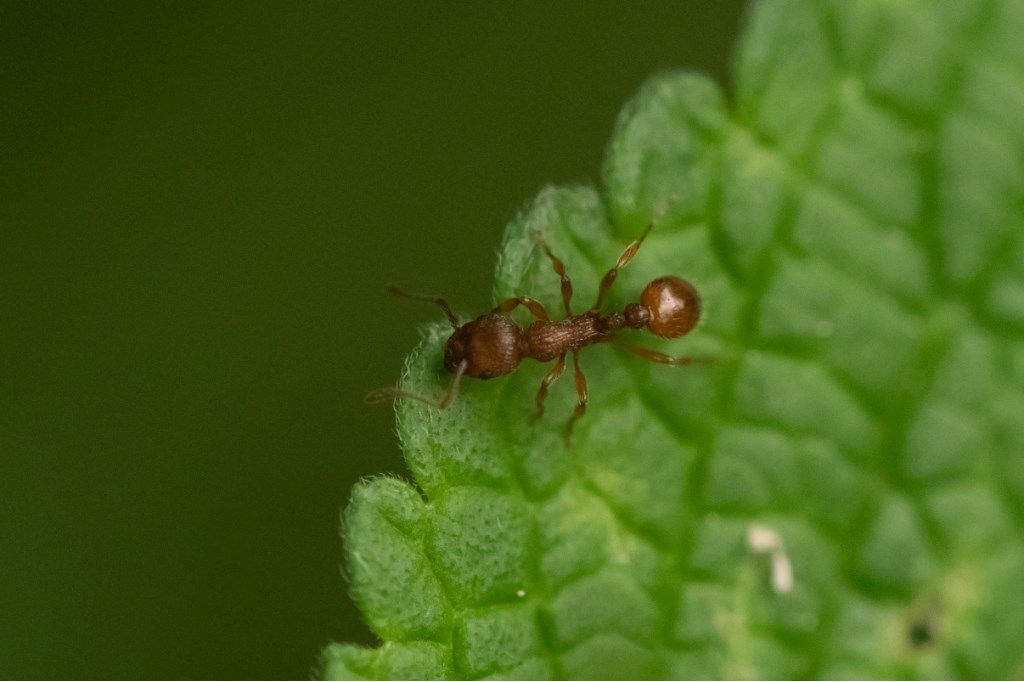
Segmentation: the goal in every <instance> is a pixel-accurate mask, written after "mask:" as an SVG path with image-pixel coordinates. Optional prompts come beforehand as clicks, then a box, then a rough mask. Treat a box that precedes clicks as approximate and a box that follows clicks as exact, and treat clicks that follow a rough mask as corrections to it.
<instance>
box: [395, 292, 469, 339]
mask: <svg viewBox="0 0 1024 682" xmlns="http://www.w3.org/2000/svg"><path fill="white" fill-rule="evenodd" d="M388 291H389V292H391V293H392V294H394V295H395V296H404V297H405V298H411V299H413V300H414V301H426V302H427V303H435V304H437V305H439V306H441V309H442V310H444V314H445V315H446V316H447V317H448V322H449V324H451V325H452V328H453V329H458V328H459V318H458V317H456V316H455V313H453V312H452V309H451V306H449V305H448V301H446V300H444V299H443V298H436V297H434V296H424V295H423V294H411V293H409V292H408V291H405V290H404V289H399V288H398V287H396V286H390V287H388Z"/></svg>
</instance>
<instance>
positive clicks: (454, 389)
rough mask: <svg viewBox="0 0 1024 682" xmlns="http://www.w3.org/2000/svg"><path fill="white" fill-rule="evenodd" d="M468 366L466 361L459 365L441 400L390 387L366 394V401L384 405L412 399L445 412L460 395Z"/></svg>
mask: <svg viewBox="0 0 1024 682" xmlns="http://www.w3.org/2000/svg"><path fill="white" fill-rule="evenodd" d="M467 366H468V363H467V362H466V361H465V360H463V361H462V362H460V363H459V366H458V367H457V368H456V369H455V376H453V377H452V383H451V384H449V386H448V390H447V391H445V394H444V395H443V396H441V399H440V400H435V399H433V398H428V397H426V396H423V395H419V394H418V393H412V392H410V391H403V390H402V389H400V388H398V387H397V386H388V387H387V388H378V389H377V390H376V391H370V392H369V393H367V394H366V398H365V400H366V402H368V403H371V404H376V403H382V402H384V401H385V400H388V399H391V400H394V399H396V398H412V399H413V400H418V401H420V402H421V403H426V404H427V405H430V406H431V407H436V408H437V409H439V410H443V409H444V408H446V407H448V405H450V404H451V402H452V401H453V400H455V396H457V395H458V394H459V382H460V381H462V375H463V374H465V373H466V367H467Z"/></svg>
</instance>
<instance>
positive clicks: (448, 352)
mask: <svg viewBox="0 0 1024 682" xmlns="http://www.w3.org/2000/svg"><path fill="white" fill-rule="evenodd" d="M653 226H654V223H653V222H652V223H650V224H648V225H647V228H646V229H645V230H644V232H643V234H641V235H640V238H639V239H637V240H636V241H634V242H632V243H631V244H630V245H629V246H627V247H626V248H625V249H624V250H623V252H622V254H621V255H620V256H619V260H618V261H617V262H616V263H615V266H614V267H612V268H611V269H610V270H608V272H606V273H605V275H604V277H602V278H601V284H600V286H599V287H598V290H597V301H595V303H594V305H593V306H591V307H590V309H589V310H587V311H586V312H584V313H580V314H578V315H574V314H573V312H572V306H571V301H572V282H571V281H570V280H569V276H568V275H567V274H566V272H565V264H564V263H562V261H561V260H560V259H559V258H557V257H556V256H555V254H554V253H552V251H551V249H550V248H549V247H548V245H547V243H546V242H545V241H544V238H543V236H542V235H541V234H540V233H539V232H537V233H536V237H537V241H538V242H539V243H540V246H541V248H543V249H544V252H545V253H546V254H547V257H548V258H549V259H551V264H552V266H553V267H554V269H555V273H556V274H557V275H558V277H559V278H560V279H561V281H562V303H563V304H564V306H565V315H566V317H565V319H564V320H552V319H551V318H550V316H549V315H548V312H547V310H546V309H545V308H544V306H543V305H541V303H540V301H537V300H535V299H532V298H529V297H527V296H517V297H515V298H510V299H508V300H505V301H502V302H501V303H499V304H498V305H497V306H495V308H494V309H493V310H491V311H490V312H489V313H487V314H485V315H481V316H480V317H478V318H476V319H475V320H471V321H469V322H467V323H465V324H460V323H459V318H458V317H457V316H456V315H455V313H453V312H452V309H451V307H450V306H449V305H448V302H447V301H445V300H444V299H443V298H434V297H431V296H420V295H417V294H410V293H408V292H406V291H402V290H401V289H398V288H397V287H390V288H389V290H390V291H391V293H393V294H396V295H398V296H406V297H408V298H413V299H416V300H420V301H428V302H431V303H436V304H437V305H439V306H441V309H442V310H444V313H445V315H446V316H447V317H448V322H449V323H450V324H451V325H452V329H453V330H454V331H453V332H452V335H451V337H449V339H448V342H447V343H446V344H445V348H444V368H445V371H447V372H449V373H450V374H452V375H453V377H452V382H451V385H450V386H449V387H448V390H447V392H445V394H444V395H443V396H442V397H441V398H440V399H439V400H434V399H432V398H428V397H425V396H422V395H417V394H415V393H411V392H409V391H404V390H402V389H400V388H397V387H389V388H382V389H378V390H376V391H373V392H372V393H370V394H369V395H368V396H366V400H367V402H381V401H383V400H387V399H389V398H398V397H403V398H412V399H414V400H419V401H421V402H424V403H427V404H428V405H432V406H434V407H436V408H438V409H444V408H446V407H447V406H448V405H449V404H450V403H451V402H452V400H454V399H455V396H456V395H458V392H459V382H460V381H461V380H462V377H463V376H470V377H475V378H477V379H493V378H494V377H500V376H504V375H505V374H509V373H511V372H512V371H513V370H514V369H515V368H516V367H518V366H519V363H520V362H521V361H522V359H523V358H532V359H534V360H537V361H539V362H548V361H550V360H554V359H555V358H557V359H558V360H557V362H555V364H554V366H553V367H552V368H551V370H550V371H548V373H547V374H546V375H545V376H544V378H543V379H542V380H541V382H540V388H539V389H538V391H537V399H536V401H537V414H536V415H535V416H534V420H537V419H540V417H541V415H543V414H544V400H545V398H547V395H548V387H549V386H550V385H551V384H552V383H553V382H554V381H555V379H557V378H558V377H559V376H561V375H562V372H563V371H564V370H565V356H566V354H567V353H569V352H571V353H572V364H573V369H574V371H575V375H576V395H577V398H578V402H577V404H576V410H575V411H574V412H573V414H572V416H571V417H570V418H569V421H568V422H567V423H566V425H565V437H566V438H567V439H568V437H569V436H570V434H571V433H572V428H573V425H574V424H575V423H576V420H577V419H579V418H580V417H581V416H583V413H584V412H585V411H586V409H587V379H586V377H585V376H584V375H583V370H581V369H580V361H579V352H580V349H581V348H583V347H584V346H589V345H591V344H595V343H605V342H608V341H611V340H613V338H614V336H615V333H616V332H617V331H618V330H620V329H623V328H624V327H631V328H633V329H642V328H645V327H646V328H647V329H648V330H649V331H650V332H651V333H653V334H654V335H655V336H659V337H661V338H665V339H674V338H678V337H680V336H683V335H684V334H686V333H688V332H689V331H690V330H692V329H693V328H694V326H695V325H696V324H697V320H698V319H699V317H700V296H698V294H697V290H696V289H695V288H694V287H693V285H692V284H690V283H689V282H687V281H686V280H684V279H680V278H679V277H675V276H674V275H664V276H662V277H658V278H657V279H654V280H651V282H650V283H648V284H647V286H646V287H644V290H643V292H642V293H641V294H640V301H639V302H638V303H629V304H627V305H626V307H625V309H624V310H623V311H622V312H621V313H609V314H607V315H603V314H602V313H601V306H602V304H603V303H604V299H605V296H606V295H607V294H608V290H609V289H611V286H612V284H613V283H614V282H615V278H616V277H617V276H618V274H619V270H620V269H621V268H623V267H625V266H626V264H627V263H629V262H630V261H631V260H633V257H634V256H635V255H636V252H637V251H638V250H639V249H640V245H641V244H642V243H643V241H644V239H645V238H646V237H647V235H648V234H649V233H650V231H651V228H652V227H653ZM518 306H525V307H526V309H527V310H529V311H530V313H531V314H532V315H533V316H534V317H535V318H537V319H536V320H535V321H534V322H533V323H532V324H530V325H529V326H528V327H526V329H523V328H522V327H520V326H519V325H518V324H516V322H515V321H514V320H513V319H512V318H511V317H509V313H511V312H512V311H513V310H514V309H515V308H517V307H518ZM629 350H630V351H632V352H633V353H635V354H636V355H638V356H640V357H641V358H643V359H645V360H649V361H651V362H659V363H663V364H666V365H689V364H691V363H692V362H694V361H695V360H694V359H693V358H673V357H670V356H668V355H665V354H664V353H659V352H658V351H655V350H650V349H648V348H638V347H630V348H629Z"/></svg>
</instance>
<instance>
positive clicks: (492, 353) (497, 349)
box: [444, 315, 520, 379]
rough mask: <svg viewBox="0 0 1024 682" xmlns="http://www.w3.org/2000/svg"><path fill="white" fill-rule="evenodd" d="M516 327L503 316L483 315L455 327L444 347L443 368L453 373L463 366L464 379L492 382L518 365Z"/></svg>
mask: <svg viewBox="0 0 1024 682" xmlns="http://www.w3.org/2000/svg"><path fill="white" fill-rule="evenodd" d="M519 335H520V330H519V327H517V326H516V323H515V322H513V321H512V319H511V318H509V317H507V316H505V315H483V316H481V317H478V318H476V319H475V320H472V321H471V322H467V323H466V324H464V325H462V326H461V327H456V329H455V332H454V333H452V335H451V337H450V338H449V339H448V343H447V344H445V347H444V368H445V371H447V372H449V373H454V372H455V370H456V369H457V368H458V366H459V364H460V363H462V362H465V363H466V376H471V377H476V378H477V379H493V378H494V377H500V376H502V375H504V374H508V373H509V372H511V371H512V370H514V369H515V368H516V366H517V365H518V364H519Z"/></svg>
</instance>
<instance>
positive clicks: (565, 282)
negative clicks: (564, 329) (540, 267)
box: [536, 230, 572, 317]
mask: <svg viewBox="0 0 1024 682" xmlns="http://www.w3.org/2000/svg"><path fill="white" fill-rule="evenodd" d="M536 235H537V241H538V242H539V243H540V246H541V248H542V249H544V253H546V254H547V255H548V258H550V259H551V265H552V267H554V269H555V273H556V274H557V275H558V277H559V279H561V280H562V304H563V305H565V314H566V315H567V316H569V317H571V316H572V282H571V281H569V275H567V274H565V263H563V262H562V260H561V259H560V258H558V256H556V255H555V254H554V253H552V252H551V247H550V246H548V243H547V242H546V241H544V235H543V234H541V231H540V230H537V231H536Z"/></svg>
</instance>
